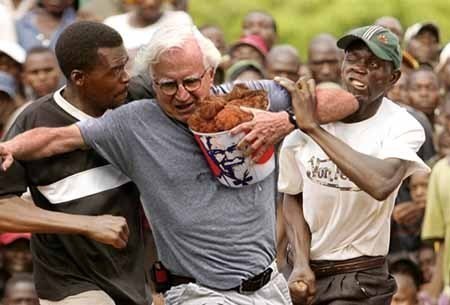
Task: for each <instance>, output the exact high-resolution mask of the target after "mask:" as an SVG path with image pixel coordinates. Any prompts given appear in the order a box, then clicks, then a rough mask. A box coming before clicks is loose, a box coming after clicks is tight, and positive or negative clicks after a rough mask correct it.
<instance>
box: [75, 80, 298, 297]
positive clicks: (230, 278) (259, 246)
mask: <svg viewBox="0 0 450 305" xmlns="http://www.w3.org/2000/svg"><path fill="white" fill-rule="evenodd" d="M249 85H250V87H252V88H255V89H256V88H262V87H264V89H266V90H267V91H268V92H269V99H270V102H271V109H272V110H273V111H278V110H281V109H285V108H287V107H288V106H289V104H290V97H289V95H288V93H287V92H286V91H285V90H284V89H282V88H281V87H280V86H278V85H276V84H275V83H274V82H271V81H260V82H252V83H249ZM229 90H230V86H229V85H224V86H221V87H214V88H213V89H212V92H213V93H214V94H220V93H223V92H227V91H229ZM78 126H79V127H80V129H81V133H82V135H83V137H84V140H85V142H86V143H87V144H88V145H89V146H91V147H92V148H93V149H94V150H96V151H97V152H98V153H99V154H101V155H102V156H103V157H104V158H106V159H107V160H108V161H109V162H110V163H111V164H113V165H114V166H116V167H117V168H118V169H120V170H121V171H122V172H123V173H124V174H126V175H127V176H128V177H130V178H131V179H132V180H133V181H134V182H135V184H136V185H137V186H138V188H139V191H140V192H141V196H142V201H143V205H144V210H145V213H146V215H147V216H148V217H149V219H150V221H151V223H152V228H153V233H154V237H155V242H156V245H157V249H158V253H159V258H160V260H161V261H162V262H163V264H164V265H165V266H166V267H167V268H168V269H169V270H171V271H172V273H174V274H177V275H182V276H189V277H193V278H195V279H197V281H198V283H199V284H203V285H205V286H209V287H214V288H217V289H229V288H232V287H235V286H237V285H239V284H240V282H241V280H243V279H248V278H250V277H252V276H254V275H256V274H258V273H260V272H262V271H263V270H264V269H265V268H267V266H268V265H269V264H270V263H271V262H272V261H273V260H274V258H275V174H274V173H273V174H272V175H270V176H269V177H268V178H266V179H265V180H264V181H262V182H260V183H258V184H252V185H248V186H244V187H242V188H237V189H235V188H228V187H225V186H224V185H222V184H220V183H219V182H218V181H217V180H216V179H215V178H214V176H213V175H212V173H211V171H210V169H209V167H208V165H207V163H206V160H205V158H204V157H203V155H202V152H201V150H200V148H199V147H198V145H197V143H196V142H195V140H194V137H193V135H192V134H191V132H190V131H189V130H188V128H187V126H186V125H184V124H182V123H180V122H178V121H175V120H173V119H171V118H169V117H168V116H167V115H166V114H165V113H164V112H163V111H162V110H161V108H160V107H159V106H158V104H157V103H155V101H154V100H140V101H135V102H132V103H129V104H127V105H124V106H122V107H120V108H118V109H116V110H113V111H108V112H107V113H106V114H105V115H103V116H102V117H101V118H99V119H90V120H86V121H83V122H80V123H78Z"/></svg>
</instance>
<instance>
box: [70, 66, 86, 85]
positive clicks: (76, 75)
mask: <svg viewBox="0 0 450 305" xmlns="http://www.w3.org/2000/svg"><path fill="white" fill-rule="evenodd" d="M70 81H71V82H72V83H73V84H75V86H80V87H81V86H83V85H84V83H85V81H86V73H85V72H83V71H82V70H77V69H75V70H72V72H70Z"/></svg>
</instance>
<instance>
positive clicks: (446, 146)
mask: <svg viewBox="0 0 450 305" xmlns="http://www.w3.org/2000/svg"><path fill="white" fill-rule="evenodd" d="M449 154H450V131H448V130H444V131H443V132H441V133H440V134H439V136H438V156H439V159H442V158H444V157H445V156H447V155H449Z"/></svg>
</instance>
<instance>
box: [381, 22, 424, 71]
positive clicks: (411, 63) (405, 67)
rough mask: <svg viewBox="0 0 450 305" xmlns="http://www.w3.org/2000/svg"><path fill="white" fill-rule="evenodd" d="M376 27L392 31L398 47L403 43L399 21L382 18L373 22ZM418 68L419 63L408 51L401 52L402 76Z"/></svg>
mask: <svg viewBox="0 0 450 305" xmlns="http://www.w3.org/2000/svg"><path fill="white" fill-rule="evenodd" d="M374 24H376V25H381V26H383V27H385V28H387V29H389V30H391V31H392V33H394V34H395V35H397V38H398V40H399V42H400V46H401V45H402V43H403V34H404V33H403V27H402V25H401V23H400V21H399V20H398V19H397V18H395V17H392V16H383V17H380V18H378V19H377V20H375V23H374ZM417 68H419V63H418V62H417V60H416V59H415V58H414V56H412V55H411V54H410V53H409V52H408V51H406V50H402V67H401V70H402V72H403V73H404V74H409V73H410V72H411V70H415V69H417Z"/></svg>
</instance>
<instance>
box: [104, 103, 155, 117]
mask: <svg viewBox="0 0 450 305" xmlns="http://www.w3.org/2000/svg"><path fill="white" fill-rule="evenodd" d="M156 108H159V107H158V106H157V104H156V100H154V99H141V100H135V101H130V102H128V103H126V104H123V105H122V106H120V107H118V108H115V109H112V110H109V111H108V112H107V113H115V114H117V115H119V116H128V117H142V116H148V115H151V114H152V113H153V112H154V111H155V109H156Z"/></svg>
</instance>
